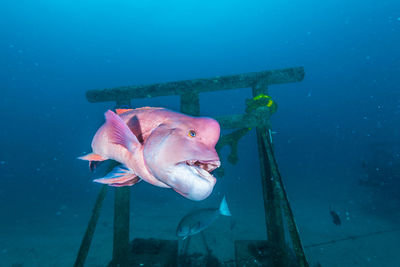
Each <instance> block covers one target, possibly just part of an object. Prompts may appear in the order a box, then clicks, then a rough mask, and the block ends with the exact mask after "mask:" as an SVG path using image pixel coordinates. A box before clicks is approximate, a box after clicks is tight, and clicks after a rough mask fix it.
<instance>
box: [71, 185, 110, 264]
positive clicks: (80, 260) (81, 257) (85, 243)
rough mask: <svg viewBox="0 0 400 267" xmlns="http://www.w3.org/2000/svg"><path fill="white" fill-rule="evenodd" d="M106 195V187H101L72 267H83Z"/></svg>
mask: <svg viewBox="0 0 400 267" xmlns="http://www.w3.org/2000/svg"><path fill="white" fill-rule="evenodd" d="M106 194H107V185H103V186H102V187H101V190H100V192H99V194H98V196H97V199H96V204H95V205H94V208H93V211H92V216H91V217H90V220H89V224H88V226H87V228H86V232H85V235H84V237H83V239H82V243H81V246H80V248H79V252H78V256H77V257H76V260H75V263H74V267H83V266H84V265H85V261H86V257H87V255H88V253H89V248H90V245H91V244H92V239H93V235H94V231H95V230H96V225H97V221H98V220H99V216H100V211H101V207H102V206H103V202H104V198H105V197H106Z"/></svg>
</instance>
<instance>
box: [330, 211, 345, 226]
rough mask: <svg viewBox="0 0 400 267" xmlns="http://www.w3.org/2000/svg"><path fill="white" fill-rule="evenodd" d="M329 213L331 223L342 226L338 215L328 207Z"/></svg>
mask: <svg viewBox="0 0 400 267" xmlns="http://www.w3.org/2000/svg"><path fill="white" fill-rule="evenodd" d="M329 213H330V214H331V216H332V222H333V223H334V224H335V225H341V224H342V221H341V220H340V217H339V214H337V212H336V211H334V210H332V207H331V206H329Z"/></svg>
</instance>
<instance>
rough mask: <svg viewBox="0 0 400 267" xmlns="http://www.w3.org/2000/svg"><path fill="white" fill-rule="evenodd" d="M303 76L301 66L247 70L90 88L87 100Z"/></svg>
mask: <svg viewBox="0 0 400 267" xmlns="http://www.w3.org/2000/svg"><path fill="white" fill-rule="evenodd" d="M303 78H304V68H303V67H295V68H288V69H280V70H268V71H260V72H250V73H243V74H236V75H227V76H216V77H213V78H208V79H193V80H186V81H177V82H167V83H157V84H150V85H137V86H122V87H116V88H109V89H99V90H89V91H87V92H86V97H87V99H88V101H89V102H92V103H95V102H107V101H121V100H130V99H134V98H146V97H156V96H167V95H182V94H185V93H187V92H193V91H194V92H196V93H202V92H212V91H219V90H229V89H238V88H249V87H253V86H255V85H256V84H257V83H260V82H261V83H263V84H265V85H272V84H282V83H292V82H299V81H301V80H303Z"/></svg>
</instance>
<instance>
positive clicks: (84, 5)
mask: <svg viewBox="0 0 400 267" xmlns="http://www.w3.org/2000/svg"><path fill="white" fill-rule="evenodd" d="M0 25H1V26H0V40H1V42H0V88H1V89H0V90H1V91H0V92H1V96H0V122H1V127H0V178H1V185H0V225H1V227H0V229H1V230H0V236H2V237H0V266H12V264H17V263H18V264H19V263H21V264H23V266H62V264H61V262H65V261H66V262H67V263H66V266H69V265H71V264H72V263H73V260H74V257H75V256H76V253H77V250H78V248H79V243H80V238H81V236H82V234H83V232H84V229H85V227H86V223H87V221H88V219H89V215H90V213H91V210H92V205H93V203H94V200H95V198H96V195H97V192H98V191H99V189H100V186H99V185H98V184H95V183H92V177H91V175H90V173H89V171H88V169H87V165H86V163H84V162H82V161H79V160H77V159H76V157H77V156H80V155H82V154H84V153H88V152H89V151H90V142H91V139H92V137H93V135H94V133H95V132H96V130H97V128H98V127H99V126H100V125H101V124H102V123H103V121H104V117H103V113H104V112H105V111H106V110H107V109H110V108H114V103H112V102H106V103H96V104H92V103H89V102H88V101H87V100H86V97H85V92H86V91H87V90H89V89H102V88H111V87H116V86H122V85H137V84H151V83H158V82H167V81H177V80H186V79H195V78H207V77H213V76H217V75H229V74H237V73H246V72H254V71H263V70H270V69H280V68H288V67H296V66H304V68H305V72H306V76H305V79H304V80H303V81H302V82H299V83H291V84H284V85H273V86H271V87H270V88H269V94H270V95H271V96H272V97H273V99H274V100H275V101H276V102H277V103H278V104H279V109H278V112H277V113H276V114H274V115H273V117H272V124H273V129H274V131H276V134H274V135H273V139H274V146H275V152H276V156H277V160H278V164H279V166H280V170H281V173H282V176H283V179H284V182H285V184H286V186H287V190H288V193H289V198H290V199H291V203H292V206H293V208H294V211H295V216H296V219H297V222H298V224H299V229H300V232H301V235H302V236H303V240H304V243H308V244H310V243H315V242H320V241H326V240H331V239H335V238H341V237H345V236H349V235H357V234H365V233H368V232H374V231H377V230H385V229H386V230H387V229H392V228H393V227H392V226H393V225H392V224H394V225H396V224H398V222H399V218H400V216H399V207H400V204H399V203H400V197H399V195H400V189H398V188H400V180H398V179H400V178H399V175H398V173H400V150H399V149H400V143H399V141H398V140H399V135H400V128H399V125H400V91H399V84H400V74H399V73H400V52H399V47H400V2H399V1H398V0H390V1H386V0H382V1H371V0H364V1H359V0H354V1H343V0H337V1H290V0H286V1H259V0H257V1H256V0H249V1H236V0H230V1H228V0H223V1H222V0H221V1H216V0H214V1H211V0H204V1H193V0H186V1H182V0H175V1H167V0H163V1H160V0H159V1H61V0H60V1H48V0H47V1H44V0H43V1H8V0H4V1H1V2H0ZM250 96H251V91H250V89H248V88H247V89H246V88H244V89H240V90H234V91H232V92H231V93H229V92H228V91H226V92H223V93H215V94H203V95H201V113H202V115H207V116H218V115H223V114H232V113H242V112H243V111H244V109H245V105H244V99H245V98H249V97H250ZM132 105H133V106H134V107H140V106H146V105H151V106H162V107H167V108H170V109H173V110H179V99H178V97H161V98H154V99H138V100H132ZM377 144H379V145H377ZM376 146H380V147H383V148H382V149H383V150H384V151H386V152H387V153H386V154H385V155H386V156H385V157H384V158H383V159H379V160H377V159H376V157H374V156H376V151H375V150H374V148H373V147H376ZM227 154H228V150H223V153H222V155H221V158H222V161H223V165H224V168H225V170H226V175H225V177H223V178H220V179H219V181H218V183H217V186H216V188H215V190H214V193H213V195H212V196H211V197H210V198H209V199H207V200H205V201H204V203H192V202H191V201H189V200H186V199H184V198H181V197H180V196H179V195H178V194H176V193H174V192H172V191H171V190H169V191H168V192H167V191H165V190H162V189H159V188H155V187H151V186H145V185H138V187H137V188H134V189H133V191H134V196H133V198H134V200H135V201H136V202H139V203H142V204H138V205H145V204H146V203H147V204H149V205H148V208H146V207H145V206H143V207H144V208H143V209H140V211H136V210H134V211H133V216H135V212H138V213H140V214H141V216H143V218H144V219H143V220H144V222H147V223H146V225H145V226H143V229H144V231H145V230H146V229H152V231H153V232H151V234H150V233H149V234H147V232H146V231H145V233H139V234H138V235H142V236H152V235H153V236H158V235H157V230H154V226H153V224H152V223H153V222H154V219H151V217H149V218H148V219H146V218H147V217H146V214H147V213H146V211H148V212H150V213H151V210H152V209H153V208H152V207H158V205H159V203H160V201H161V200H160V199H162V202H163V203H164V204H165V202H168V201H170V203H171V205H170V206H168V207H169V208H170V210H168V209H164V211H165V214H174V213H173V212H174V211H177V210H179V209H180V208H178V207H182V206H183V207H186V208H187V211H189V210H190V208H193V207H199V206H201V205H205V206H211V207H215V206H216V205H218V203H219V201H220V199H221V196H222V195H223V194H226V195H227V199H228V202H229V199H231V203H230V206H231V209H232V213H233V214H234V213H235V209H236V213H237V214H240V217H242V218H246V219H243V221H242V224H240V223H239V222H238V224H237V228H238V229H243V231H242V232H240V231H239V232H240V234H238V235H237V237H239V239H265V229H264V228H263V227H264V222H265V221H264V214H263V212H264V210H263V206H262V195H261V188H260V186H261V185H260V179H259V169H258V166H259V165H258V153H257V144H256V141H255V133H254V131H253V132H250V133H249V135H247V136H246V137H244V138H243V139H242V140H241V142H240V144H239V158H240V161H239V163H238V164H237V165H235V166H233V165H231V164H230V163H228V162H227V159H226V156H227ZM363 162H365V164H364V165H363ZM376 169H380V170H382V169H384V170H385V173H383V174H381V173H379V175H377V176H374V175H373V174H374V173H375V172H374V170H376ZM377 172H379V170H377ZM366 175H369V176H368V177H372V176H373V177H375V178H372V179H378V185H374V186H362V185H360V184H359V180H360V179H366ZM389 176H390V177H389ZM377 177H378V178H377ZM389 178H390V179H389ZM379 179H381V180H379ZM382 180H383V184H382ZM110 192H112V191H110ZM196 205H197V206H196ZM329 205H332V207H333V208H334V209H336V210H337V212H338V213H339V214H340V215H341V216H342V220H343V225H342V226H341V227H340V228H338V227H337V226H335V225H333V224H332V222H331V218H330V215H329ZM107 207H108V209H106V210H107V211H106V213H107V212H108V213H107V214H108V219H109V220H110V222H111V223H112V198H111V197H110V198H109V199H108V200H107V204H106V208H107ZM185 211H186V210H185ZM181 212H182V213H180V214H179V216H178V215H176V216H175V215H173V216H172V215H171V216H170V217H168V218H169V223H167V224H166V226H165V229H163V230H159V231H160V232H163V234H165V232H168V231H170V232H171V233H170V234H165V235H166V237H168V238H171V239H172V238H173V235H174V233H175V232H174V231H175V229H174V227H175V226H176V223H177V222H179V219H180V215H184V213H185V212H184V211H181ZM246 212H249V214H247V213H246ZM250 213H251V214H250ZM255 214H258V215H255ZM347 214H349V215H347ZM353 214H354V215H353ZM253 219H254V220H256V221H257V224H258V225H260V228H259V230H255V232H254V233H253V234H252V233H251V228H252V227H250V225H253V224H252V220H253ZM146 220H147V221H146ZM239 221H240V220H239ZM371 222H372V223H371ZM386 224H387V225H386ZM65 225H69V226H71V225H72V226H73V227H71V228H68V230H65V229H66V228H65ZM104 225H106V224H104ZM378 225H380V226H382V227H381V228H379V227H377V226H378ZM30 227H32V229H30ZM146 227H147V228H146ZM215 227H218V226H215ZM346 227H347V228H346ZM363 227H364V228H363ZM378 228H379V229H378ZM111 229H112V227H111ZM141 229H142V228H141ZM246 229H247V230H246ZM314 229H321V230H320V231H318V230H315V231H314ZM360 229H361V230H362V231H357V230H360ZM100 230H101V229H100ZM100 230H99V231H100ZM63 231H67V233H66V232H63ZM210 231H211V230H210ZM246 231H247V232H246ZM100 232H101V231H100ZM103 232H107V231H103ZM108 232H109V235H108V236H111V239H110V242H111V241H112V233H111V230H110V229H109V230H108ZM137 233H138V231H136V232H135V231H134V232H132V234H131V238H132V237H135V235H136V234H137ZM246 233H248V236H249V237H251V238H246ZM259 233H262V234H260V235H259ZM65 235H71V236H72V235H74V236H76V238H74V239H72V240H70V241H68V242H67V241H66V240H65V239H64V237H65ZM160 235H162V234H161V233H160ZM391 237H392V239H393V240H391V241H387V242H386V241H385V240H387V238H386V237H383V236H381V237H380V239H379V237H372V238H376V239H374V240H372V241H371V240H369V241H368V242H369V243H370V244H371V247H359V246H358V245H357V244H358V243H357V244H356V243H354V244H347V243H346V245H345V244H344V243H343V249H342V250H341V247H340V246H341V245H340V244H337V245H334V246H333V247H332V246H331V247H329V246H328V247H324V248H323V249H324V251H325V252H321V251H320V250H306V254H307V255H308V258H309V260H310V262H311V263H315V264H316V263H317V262H320V263H321V264H322V265H323V266H399V264H400V258H399V257H398V255H396V253H395V252H391V251H390V249H388V248H390V247H393V245H394V244H397V243H398V241H400V236H399V235H395V234H393V235H391ZM40 238H43V239H44V240H46V242H47V243H45V242H44V241H43V242H42V241H38V242H39V243H40V244H41V245H38V243H35V242H33V241H32V240H33V239H36V240H39V239H40ZM26 240H31V241H29V242H28V241H26ZM107 240H108V239H107ZM365 240H367V239H365ZM24 242H27V243H24ZM30 242H31V243H30ZM355 242H356V241H355ZM368 242H367V243H368ZM385 242H386V243H385ZM391 242H392V243H391ZM44 243H45V244H44ZM100 243H101V242H100ZM24 244H25V245H24ZM26 244H29V245H26ZM46 244H47V247H46ZM56 244H57V245H56ZM63 244H64V245H63ZM49 246H50V247H54V246H57V247H59V249H60V251H63V253H65V254H61V252H60V251H54V253H51V254H58V255H60V257H65V260H62V259H61V258H60V259H59V258H49V256H48V255H47V254H46V253H44V252H43V251H46V250H48V247H49ZM63 246H64V247H63ZM110 246H111V245H110ZM346 246H349V247H353V248H354V253H352V252H351V249H350V248H349V247H346ZM31 247H34V248H35V250H34V252H32V249H31ZM372 247H373V248H372ZM318 249H319V248H318ZM349 249H350V252H346V251H349ZM65 251H67V252H65ZM326 251H331V254H329V253H328V252H326ZM364 252H365V253H364ZM91 253H94V254H93V255H96V254H95V253H96V252H95V251H91ZM357 253H358V254H357ZM355 254H357V257H356V256H354V255H355ZM333 255H336V256H333ZM396 257H397V258H396ZM93 258H95V256H93ZM338 258H339V259H340V260H338ZM109 259H110V258H108V259H107V258H106V259H105V260H104V262H107V260H109ZM2 261H3V262H2ZM89 261H90V259H89ZM93 262H94V261H93V259H92V265H90V263H88V266H104V265H101V264H103V263H104V262H102V263H96V264H98V265H95V263H93Z"/></svg>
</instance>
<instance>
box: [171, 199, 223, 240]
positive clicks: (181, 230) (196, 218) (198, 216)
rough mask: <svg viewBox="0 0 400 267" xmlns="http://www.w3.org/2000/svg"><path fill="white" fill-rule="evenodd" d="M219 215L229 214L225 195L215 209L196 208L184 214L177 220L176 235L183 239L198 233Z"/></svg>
mask: <svg viewBox="0 0 400 267" xmlns="http://www.w3.org/2000/svg"><path fill="white" fill-rule="evenodd" d="M220 215H224V216H231V212H230V211H229V207H228V203H227V202H226V199H225V197H224V198H223V199H222V201H221V203H220V205H219V208H217V209H215V208H214V209H213V208H208V209H198V210H195V211H192V212H190V213H189V214H187V215H185V216H184V217H183V218H182V220H181V221H180V222H179V225H178V228H177V229H176V235H177V236H178V237H183V240H185V239H186V238H187V237H188V236H191V235H195V234H198V233H200V232H201V231H203V230H204V229H206V228H208V227H209V226H210V225H211V224H212V223H213V222H214V221H215V220H216V219H217V218H218V217H219V216H220Z"/></svg>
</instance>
